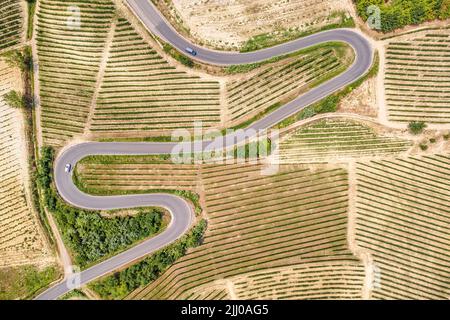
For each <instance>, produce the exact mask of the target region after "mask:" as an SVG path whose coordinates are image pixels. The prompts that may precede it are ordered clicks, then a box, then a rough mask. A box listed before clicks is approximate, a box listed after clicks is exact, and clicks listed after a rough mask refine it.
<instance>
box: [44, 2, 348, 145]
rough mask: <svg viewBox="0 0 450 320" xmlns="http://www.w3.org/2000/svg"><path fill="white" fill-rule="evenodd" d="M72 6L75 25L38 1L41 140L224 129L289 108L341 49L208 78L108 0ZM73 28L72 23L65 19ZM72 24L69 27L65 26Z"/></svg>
mask: <svg viewBox="0 0 450 320" xmlns="http://www.w3.org/2000/svg"><path fill="white" fill-rule="evenodd" d="M71 5H76V6H78V7H79V9H80V15H81V21H80V25H79V27H77V28H74V27H73V25H72V24H69V25H68V24H67V23H68V19H69V17H71V15H72V14H73V13H72V12H71V11H68V8H69V7H68V5H67V3H66V2H63V1H59V0H44V1H43V2H42V3H41V4H40V9H39V12H38V20H37V24H38V38H37V40H38V52H39V65H40V73H39V76H40V87H41V106H42V113H41V120H42V121H41V123H42V133H43V138H44V143H46V144H49V145H52V146H55V147H61V146H63V145H64V144H65V143H66V142H67V141H68V140H70V139H72V138H78V137H80V136H83V135H85V134H86V135H89V137H90V138H91V139H101V138H114V137H115V138H123V137H124V138H139V137H150V136H153V137H154V136H170V135H171V133H172V132H173V130H175V129H188V130H192V128H193V126H194V123H195V122H201V123H202V126H203V127H204V128H211V127H213V128H219V129H223V128H225V127H229V126H235V125H239V124H240V123H242V122H243V121H246V120H249V119H250V118H252V117H254V116H256V115H258V114H259V113H261V112H264V111H265V110H267V109H270V108H273V107H275V106H278V105H280V104H281V103H283V102H286V101H289V100H291V99H293V98H295V97H296V96H298V95H299V94H300V93H301V92H304V91H306V90H308V89H309V88H310V87H311V86H313V85H315V84H317V83H319V82H320V81H323V80H325V79H327V78H328V77H331V76H332V75H334V74H336V73H339V72H341V71H343V70H344V69H345V67H346V66H347V65H348V64H349V63H350V62H351V61H352V60H353V56H352V54H351V51H350V50H349V48H348V47H346V46H344V45H340V44H328V45H322V46H320V47H318V48H315V49H310V50H307V51H305V52H303V53H301V54H296V55H292V56H291V57H289V58H286V59H284V60H283V61H279V62H274V63H270V64H265V65H263V66H260V67H258V68H256V69H254V70H252V71H251V72H248V73H243V74H233V75H229V76H222V77H212V76H207V75H205V74H203V73H198V72H196V71H193V70H192V71H191V70H189V71H187V70H186V68H181V67H179V66H176V65H175V64H174V63H172V62H171V63H169V62H168V61H167V60H166V59H165V58H163V55H164V54H163V53H162V50H161V48H158V47H156V45H154V44H151V43H149V42H148V41H147V40H144V39H143V38H142V36H141V35H139V34H138V32H137V31H135V30H134V29H133V27H132V26H131V25H130V23H129V22H128V21H127V20H126V19H124V18H121V17H116V14H115V12H116V11H115V8H114V6H113V4H112V3H111V2H109V1H108V0H102V1H100V2H99V3H98V4H96V5H95V6H94V5H92V4H88V3H85V2H81V1H80V2H73V3H72V2H71ZM69 21H72V20H69ZM72 23H73V21H72Z"/></svg>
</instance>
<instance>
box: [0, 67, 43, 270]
mask: <svg viewBox="0 0 450 320" xmlns="http://www.w3.org/2000/svg"><path fill="white" fill-rule="evenodd" d="M19 83H20V74H19V73H18V72H14V71H13V70H12V69H11V68H9V67H7V66H6V65H5V64H4V63H3V62H2V61H0V150H1V156H0V178H1V183H0V255H1V258H0V267H1V268H3V267H11V266H18V265H24V264H39V265H45V264H48V263H49V262H50V261H51V260H52V258H51V253H50V251H49V247H48V244H47V242H46V241H45V239H44V236H43V234H42V231H41V229H40V226H39V223H38V220H37V216H35V214H34V213H33V212H32V211H31V210H30V209H29V207H28V202H27V199H26V194H25V185H24V178H23V177H24V176H25V174H26V170H27V168H26V165H27V164H26V159H24V155H25V154H26V151H25V145H24V141H23V139H24V138H23V136H22V135H23V134H22V132H23V128H22V124H21V121H20V119H22V117H23V115H22V114H21V111H19V110H16V109H13V108H11V107H9V106H8V105H6V103H5V102H4V101H3V99H2V96H3V94H5V93H7V92H9V91H10V90H11V89H12V88H16V87H17V86H18V84H19Z"/></svg>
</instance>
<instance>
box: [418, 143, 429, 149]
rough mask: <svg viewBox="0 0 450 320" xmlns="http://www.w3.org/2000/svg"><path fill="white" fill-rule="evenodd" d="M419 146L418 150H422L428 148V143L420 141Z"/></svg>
mask: <svg viewBox="0 0 450 320" xmlns="http://www.w3.org/2000/svg"><path fill="white" fill-rule="evenodd" d="M419 147H420V150H422V151H427V150H428V145H427V144H426V143H421V144H420V145H419Z"/></svg>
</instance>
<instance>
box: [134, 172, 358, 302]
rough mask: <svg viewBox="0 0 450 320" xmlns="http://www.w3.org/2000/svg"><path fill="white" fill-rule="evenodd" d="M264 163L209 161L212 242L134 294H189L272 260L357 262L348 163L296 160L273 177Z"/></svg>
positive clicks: (276, 263)
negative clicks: (350, 235) (318, 164)
mask: <svg viewBox="0 0 450 320" xmlns="http://www.w3.org/2000/svg"><path fill="white" fill-rule="evenodd" d="M260 170H261V167H260V166H255V165H251V166H249V165H229V166H205V167H204V168H202V178H203V185H204V188H205V203H206V205H205V207H206V210H207V212H208V217H209V221H208V222H209V226H208V231H207V233H206V236H205V239H204V244H203V245H202V246H200V247H198V248H196V249H194V250H192V252H191V253H189V254H188V255H187V256H185V257H184V258H182V259H180V260H179V261H178V262H177V263H175V264H174V265H173V266H172V267H171V268H169V270H168V271H167V272H165V273H164V274H163V275H162V276H161V277H160V278H159V279H158V280H157V281H155V283H154V284H152V285H150V286H148V287H146V288H142V289H138V290H137V291H136V292H134V293H133V294H132V295H131V296H130V297H129V298H133V299H160V298H163V299H166V298H188V296H189V292H188V291H189V290H191V289H193V288H195V287H197V286H199V285H204V284H206V283H210V282H212V281H215V280H221V279H227V278H230V277H233V276H237V275H240V274H246V273H249V272H254V271H258V270H264V269H267V268H274V267H281V266H287V265H298V264H301V265H302V266H307V265H308V264H310V263H318V264H321V263H323V264H328V263H331V262H333V261H334V262H336V261H340V262H343V263H357V260H356V258H355V257H354V256H353V255H352V254H351V253H350V251H349V250H348V249H347V243H346V230H347V229H346V221H347V215H346V211H347V201H348V199H347V175H346V172H345V171H344V170H342V169H339V168H332V167H330V168H327V169H322V170H318V171H317V172H315V173H312V172H311V171H310V170H309V169H307V168H305V167H299V166H290V167H284V168H282V170H281V172H280V173H279V174H277V175H274V176H270V177H263V176H261V175H260ZM254 199H258V201H257V202H255V201H254ZM359 274H360V272H359ZM273 281H275V282H276V281H277V280H276V277H275V278H274V279H273ZM336 281H337V280H336ZM313 282H314V280H311V283H310V284H311V285H312V283H313ZM362 284H363V282H362V280H361V281H360V288H362ZM336 285H339V284H338V281H337V282H336ZM255 289H256V290H257V288H255ZM327 291H328V290H327V286H326V285H324V286H322V287H319V288H318V289H317V290H316V296H322V297H326V295H327ZM271 297H272V296H268V297H267V298H271ZM275 297H276V296H273V298H275Z"/></svg>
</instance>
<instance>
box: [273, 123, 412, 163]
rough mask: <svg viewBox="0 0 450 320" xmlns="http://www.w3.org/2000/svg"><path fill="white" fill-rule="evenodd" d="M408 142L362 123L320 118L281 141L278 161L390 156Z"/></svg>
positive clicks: (319, 160)
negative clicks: (380, 133) (384, 134)
mask: <svg viewBox="0 0 450 320" xmlns="http://www.w3.org/2000/svg"><path fill="white" fill-rule="evenodd" d="M410 144H411V143H410V142H408V141H406V140H401V139H398V138H392V137H387V136H381V135H378V134H377V133H376V132H375V130H374V129H373V128H371V127H369V126H366V125H364V124H362V123H358V122H356V121H350V120H334V119H328V120H319V121H318V122H315V123H313V124H311V125H308V126H305V127H302V128H300V129H298V130H296V131H295V132H294V133H292V134H291V135H290V136H288V137H287V139H285V140H283V141H282V142H281V143H280V152H279V153H280V155H279V159H280V162H281V163H305V162H327V161H330V160H332V159H334V160H342V161H345V160H348V159H350V158H358V157H370V156H381V155H392V154H398V153H400V152H403V151H406V150H407V149H408V148H409V146H410Z"/></svg>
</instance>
